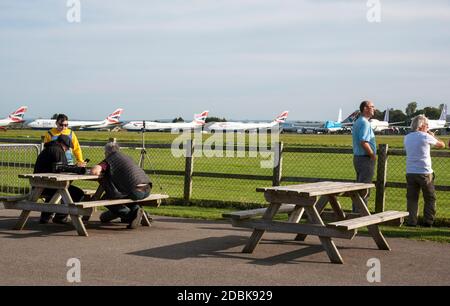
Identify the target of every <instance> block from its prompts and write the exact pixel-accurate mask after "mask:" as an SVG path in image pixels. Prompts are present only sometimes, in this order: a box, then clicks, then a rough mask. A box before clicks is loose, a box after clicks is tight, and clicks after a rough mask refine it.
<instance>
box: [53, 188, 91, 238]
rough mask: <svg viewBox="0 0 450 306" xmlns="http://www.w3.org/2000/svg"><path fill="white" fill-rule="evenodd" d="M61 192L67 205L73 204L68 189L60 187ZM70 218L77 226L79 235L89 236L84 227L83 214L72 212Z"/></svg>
mask: <svg viewBox="0 0 450 306" xmlns="http://www.w3.org/2000/svg"><path fill="white" fill-rule="evenodd" d="M59 192H60V194H61V196H62V200H63V203H64V204H65V205H67V206H69V205H71V204H73V200H72V197H71V196H70V193H69V190H68V189H60V190H59ZM70 219H71V220H72V224H73V226H74V227H75V229H76V230H77V232H78V235H80V236H85V237H87V236H88V233H87V231H86V228H85V227H84V224H83V221H82V219H81V216H80V215H72V214H71V215H70Z"/></svg>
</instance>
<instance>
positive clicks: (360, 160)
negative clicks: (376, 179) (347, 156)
mask: <svg viewBox="0 0 450 306" xmlns="http://www.w3.org/2000/svg"><path fill="white" fill-rule="evenodd" d="M353 166H354V167H355V172H356V182H357V183H372V180H373V175H374V173H375V161H374V160H371V159H370V157H369V156H357V155H354V156H353ZM369 196H370V190H369V193H367V196H366V197H365V198H364V199H363V200H364V202H366V205H367V201H368V200H369ZM353 212H356V208H355V203H353Z"/></svg>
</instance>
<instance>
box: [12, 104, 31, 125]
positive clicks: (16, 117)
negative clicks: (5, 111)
mask: <svg viewBox="0 0 450 306" xmlns="http://www.w3.org/2000/svg"><path fill="white" fill-rule="evenodd" d="M27 110H28V107H27V106H21V107H19V108H18V109H17V110H16V111H15V112H13V113H11V115H9V119H10V120H11V121H12V122H23V117H24V115H25V113H26V112H27Z"/></svg>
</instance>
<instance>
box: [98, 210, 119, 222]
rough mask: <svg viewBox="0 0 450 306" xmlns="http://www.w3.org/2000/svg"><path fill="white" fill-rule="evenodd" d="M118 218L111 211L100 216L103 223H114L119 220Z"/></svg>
mask: <svg viewBox="0 0 450 306" xmlns="http://www.w3.org/2000/svg"><path fill="white" fill-rule="evenodd" d="M117 218H118V217H117V216H116V215H115V214H113V213H112V212H111V211H110V210H107V211H104V212H102V214H101V215H100V222H101V223H109V222H111V221H113V220H114V219H117Z"/></svg>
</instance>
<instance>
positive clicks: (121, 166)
mask: <svg viewBox="0 0 450 306" xmlns="http://www.w3.org/2000/svg"><path fill="white" fill-rule="evenodd" d="M105 161H106V162H107V163H108V166H109V167H108V170H107V171H106V173H105V178H107V179H108V180H109V181H111V182H112V183H113V185H114V186H115V188H117V191H119V192H120V193H121V194H123V195H129V194H130V193H132V192H133V191H135V190H136V186H137V185H140V184H149V185H150V186H151V182H150V179H149V178H148V176H147V174H146V173H145V172H144V170H142V169H141V168H139V167H138V165H136V163H135V162H134V161H133V160H132V159H131V158H130V157H129V156H127V155H125V154H123V153H121V152H114V153H111V154H110V155H109V156H108V157H107V158H106V159H105Z"/></svg>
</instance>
